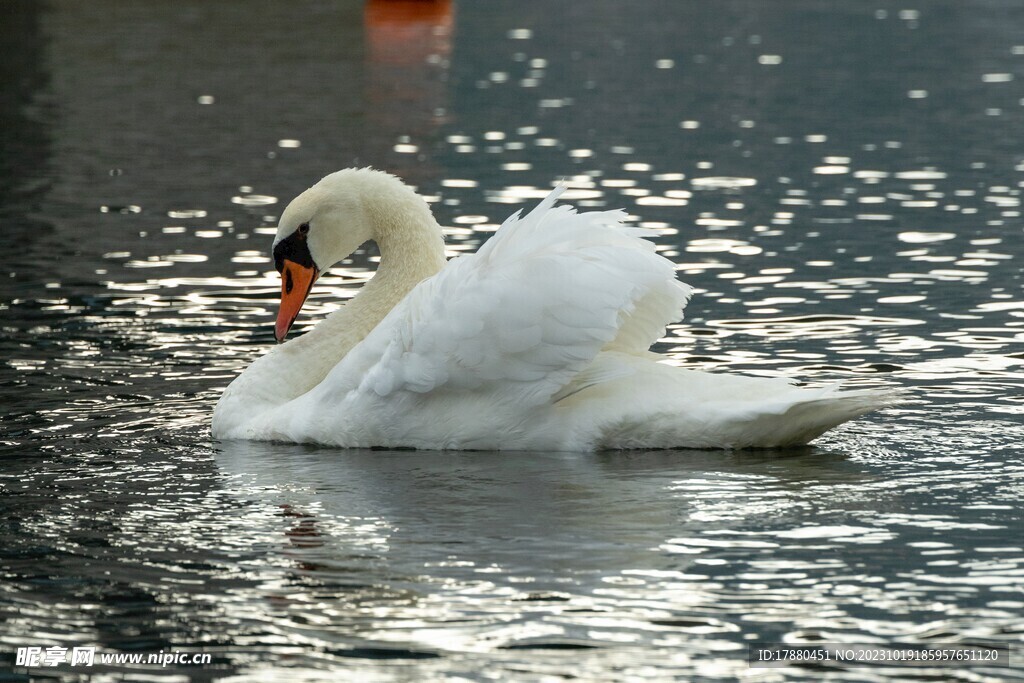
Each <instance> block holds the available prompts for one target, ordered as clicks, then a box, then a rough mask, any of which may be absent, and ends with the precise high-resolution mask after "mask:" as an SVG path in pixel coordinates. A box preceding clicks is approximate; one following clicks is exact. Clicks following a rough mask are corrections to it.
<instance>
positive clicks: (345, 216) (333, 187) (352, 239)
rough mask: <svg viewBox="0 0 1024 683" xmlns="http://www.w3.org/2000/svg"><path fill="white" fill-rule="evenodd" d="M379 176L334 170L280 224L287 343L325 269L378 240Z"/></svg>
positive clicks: (281, 331)
mask: <svg viewBox="0 0 1024 683" xmlns="http://www.w3.org/2000/svg"><path fill="white" fill-rule="evenodd" d="M379 176H384V177H386V178H390V179H391V181H392V182H395V183H398V184H399V185H401V181H399V180H398V179H397V178H394V177H393V176H388V175H387V174H385V173H381V172H380V171H374V170H372V169H352V168H350V169H345V170H343V171H338V172H336V173H332V174H330V175H328V176H326V177H325V178H323V179H322V180H320V182H318V183H317V184H315V185H313V186H312V187H311V188H309V189H308V190H306V191H305V192H303V193H302V194H300V195H299V196H298V197H296V198H295V199H293V200H292V201H291V203H290V204H288V206H287V208H285V210H284V213H282V214H281V220H280V221H279V223H278V226H277V235H276V236H275V237H274V247H273V254H274V267H275V268H277V272H279V273H280V274H281V306H280V309H279V310H278V314H277V323H276V325H275V327H274V336H275V337H276V338H277V341H279V342H281V341H284V338H285V337H286V336H287V335H288V330H290V329H291V326H292V324H293V323H294V322H295V318H296V317H298V315H299V311H300V310H301V309H302V305H303V304H304V303H305V302H306V297H308V296H309V292H310V290H311V289H312V288H313V283H314V282H316V279H317V278H318V277H319V276H320V273H321V272H323V271H324V270H326V269H328V268H330V267H331V266H333V265H334V264H335V263H337V262H338V261H341V260H342V259H344V258H347V257H348V256H349V255H351V254H352V252H354V251H355V250H356V249H358V248H359V247H360V246H361V245H362V244H363V243H364V242H367V241H369V240H371V239H374V237H375V234H374V229H373V222H372V220H371V218H370V212H369V210H368V208H367V201H366V200H367V197H371V196H373V193H372V192H370V190H371V188H370V187H368V185H370V184H373V183H374V181H377V182H379V180H380V178H379Z"/></svg>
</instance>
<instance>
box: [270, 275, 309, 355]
mask: <svg viewBox="0 0 1024 683" xmlns="http://www.w3.org/2000/svg"><path fill="white" fill-rule="evenodd" d="M319 274H320V273H319V272H318V271H317V269H316V268H315V267H312V266H300V265H299V264H297V263H295V262H294V261H289V260H288V259H285V260H284V267H283V268H281V307H280V308H279V309H278V311H277V324H276V325H275V326H274V336H275V337H276V338H277V341H278V342H283V341H284V338H285V337H286V336H288V330H290V329H291V328H292V323H294V322H295V319H296V318H297V317H299V311H301V310H302V304H304V303H306V297H307V296H309V290H311V289H313V283H314V282H316V278H317V276H319Z"/></svg>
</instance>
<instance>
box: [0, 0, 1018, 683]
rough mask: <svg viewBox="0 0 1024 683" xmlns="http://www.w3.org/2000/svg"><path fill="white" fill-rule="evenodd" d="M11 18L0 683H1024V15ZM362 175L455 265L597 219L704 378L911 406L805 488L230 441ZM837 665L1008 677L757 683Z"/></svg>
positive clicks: (65, 6) (842, 453)
mask: <svg viewBox="0 0 1024 683" xmlns="http://www.w3.org/2000/svg"><path fill="white" fill-rule="evenodd" d="M3 12H4V18H3V21H0V35H2V36H3V40H4V45H5V46H6V47H5V50H4V53H5V57H4V61H3V66H2V67H0V71H2V73H3V75H4V84H5V85H4V94H3V97H2V98H0V144H2V148H3V154H2V156H0V222H2V230H3V236H4V240H3V242H4V245H5V247H6V252H5V253H6V258H5V259H4V267H3V269H2V271H0V282H2V283H3V284H2V288H0V325H2V329H3V335H2V336H0V350H2V355H0V360H2V362H0V398H2V401H3V408H4V412H3V420H2V426H0V505H2V510H3V515H2V520H0V525H2V526H0V673H2V675H0V678H2V679H3V680H28V679H29V678H30V672H29V671H28V670H26V669H25V668H23V667H16V666H15V654H14V653H15V650H16V649H17V648H18V647H24V646H39V647H44V648H45V647H50V646H61V647H67V648H73V647H77V646H95V647H97V648H99V649H100V650H102V651H106V652H127V653H150V652H157V651H161V650H162V651H176V650H181V651H185V652H206V653H210V654H211V655H212V663H211V664H209V665H207V666H203V667H192V668H188V667H166V668H161V667H159V666H147V665H131V664H120V665H103V666H100V665H97V666H96V667H94V668H93V669H84V668H81V667H79V668H71V667H70V666H69V665H63V666H59V667H53V668H47V667H42V668H39V669H33V670H32V671H31V675H32V676H39V677H43V676H46V677H49V678H50V679H54V680H77V679H79V678H83V677H85V676H86V675H87V674H89V675H94V676H98V677H97V678H96V680H142V679H146V680H150V679H151V678H155V679H158V680H163V679H165V678H168V677H171V676H176V677H178V678H179V679H181V678H182V677H183V676H186V677H187V676H191V677H193V678H194V679H198V680H215V679H222V678H223V679H230V680H289V681H293V680H320V679H322V680H337V679H339V677H342V678H347V679H351V680H391V679H396V678H397V679H402V680H431V679H441V678H459V679H462V680H491V679H517V680H548V679H562V678H568V677H578V678H580V679H583V680H630V679H652V680H656V679H667V678H673V677H674V678H678V679H680V680H710V679H716V678H725V679H730V678H738V677H744V678H747V677H749V678H751V679H756V680H784V679H785V680H799V679H807V680H818V679H820V678H821V677H823V676H825V675H828V676H830V677H831V679H832V680H844V681H865V680H880V679H884V678H887V677H890V676H895V677H901V678H902V679H910V678H913V679H915V680H924V679H929V680H949V679H958V680H964V681H981V680H1008V679H1014V680H1020V679H1022V678H1024V652H1022V649H1021V643H1022V641H1024V626H1022V624H1024V524H1022V514H1021V502H1022V498H1024V447H1022V445H1021V444H1022V442H1024V419H1022V413H1024V391H1022V390H1024V375H1022V364H1024V292H1022V281H1021V258H1022V253H1024V249H1022V246H1024V244H1022V243H1024V230H1022V225H1024V222H1022V220H1021V213H1020V211H1021V209H1020V200H1021V187H1022V185H1024V6H1021V5H1019V4H1017V3H1009V2H1001V1H996V0H992V1H964V0H946V1H943V0H932V1H929V2H901V3H892V2H889V1H888V0H880V1H879V2H870V3H863V2H847V3H838V2H820V1H818V0H814V1H811V0H794V1H793V2H778V3H762V2H753V1H749V2H734V1H730V2H726V1H721V2H714V3H711V2H706V3H683V2H668V1H667V0H665V1H652V2H647V3H622V2H614V1H613V0H594V1H593V2H586V3H573V4H570V3H540V2H506V1H502V2H488V3H470V2H451V3H449V2H445V1H443V0H437V1H434V2H430V1H424V2H401V1H399V2H386V1H378V0H369V1H368V2H366V3H365V4H364V3H360V2H337V3H327V2H298V3H274V2H270V1H269V0H267V1H261V2H253V3H246V4H245V5H244V7H243V6H242V5H240V4H235V3H202V2H193V1H185V2H176V3H153V2H140V3H116V2H108V1H102V0H101V1H98V2H91V3H76V2H70V1H67V0H52V1H50V2H46V3H42V2H40V3H28V2H14V3H9V4H7V5H5V6H4V9H3ZM366 164H372V165H374V166H376V167H379V168H383V169H386V170H389V171H392V172H394V173H396V174H398V175H400V176H402V177H404V178H406V179H407V180H408V181H409V182H411V183H413V184H415V185H416V186H417V187H418V188H419V191H420V192H421V193H422V194H424V195H425V196H426V197H428V199H429V201H431V203H432V205H433V209H434V212H435V215H436V216H437V218H438V220H439V221H440V222H441V224H442V225H444V226H446V234H447V241H448V246H449V249H450V252H451V255H456V254H458V253H460V252H464V251H472V250H474V249H476V248H477V246H479V244H480V243H481V242H482V241H483V240H485V239H487V237H488V235H489V234H490V233H491V232H492V231H493V230H494V229H495V228H496V226H497V225H498V224H499V223H500V222H501V221H502V220H503V219H504V218H505V217H506V216H507V215H509V214H510V213H511V212H513V211H514V210H516V209H519V208H524V207H529V206H530V205H531V204H533V203H535V202H536V201H537V200H538V199H539V198H540V197H542V196H544V195H545V194H546V193H547V192H548V190H549V188H550V187H551V186H552V184H553V183H555V182H557V181H558V180H559V179H566V180H567V181H568V183H569V185H570V188H571V189H570V191H569V192H567V194H566V195H565V198H566V199H567V200H568V201H569V202H570V203H572V204H574V205H576V206H577V207H579V208H581V209H586V208H589V207H608V208H616V207H623V208H625V209H626V210H627V211H629V212H630V214H631V215H633V216H634V220H635V221H636V223H637V224H639V225H641V226H644V227H647V228H650V229H652V230H654V231H656V232H657V233H658V237H657V238H655V241H656V242H657V243H658V246H659V249H660V250H661V251H662V253H664V254H665V255H666V256H668V257H669V258H671V259H672V260H674V261H675V262H676V263H678V264H679V265H678V268H679V274H680V277H681V278H682V279H683V280H685V281H686V282H688V283H689V284H691V285H693V286H694V287H695V288H697V294H696V296H695V297H694V299H693V300H692V301H691V303H690V304H689V306H688V308H687V318H686V320H685V321H683V322H681V323H679V324H676V325H673V326H672V327H671V329H670V330H669V332H668V336H667V337H666V338H665V339H663V340H662V341H661V342H660V343H659V345H658V350H659V351H661V352H663V353H666V354H669V355H671V356H672V357H673V358H674V359H675V360H676V361H677V362H678V363H679V364H681V365H685V366H688V367H695V368H703V369H711V370H717V371H722V372H743V373H751V374H761V375H783V376H791V377H797V378H801V379H803V380H806V381H809V382H825V381H834V380H837V379H838V380H845V381H847V382H848V383H849V384H850V385H852V386H878V385H887V386H893V385H896V386H902V387H905V388H906V389H907V392H908V396H909V398H908V400H907V402H906V403H905V404H903V405H901V406H900V407H898V408H892V409H888V410H885V411H883V412H880V413H876V414H873V415H870V416H867V417H865V418H863V419H860V420H858V421H856V422H854V423H851V424H849V425H846V426H844V427H842V428H840V429H837V430H835V431H833V432H830V433H829V434H827V435H826V436H825V437H823V438H821V439H819V440H818V441H817V442H816V443H815V444H814V445H813V446H811V447H808V448H806V449H800V450H795V451H792V450H790V451H749V452H715V451H684V450H680V451H663V452H622V453H619V452H614V453H597V454H567V453H528V454H527V453H486V452H483V453H450V452H444V453H436V452H397V451H396V452H391V451H378V450H374V451H341V450H331V449H322V448H313V447H304V446H287V445H269V444H244V443H223V442H218V441H215V440H213V439H212V438H211V437H210V434H209V418H210V414H211V411H212V409H213V405H214V404H215V402H216V400H217V397H218V395H219V393H220V391H221V390H222V389H223V388H224V386H226V384H227V383H228V382H229V381H230V379H231V378H232V377H233V376H234V375H235V374H237V373H238V372H239V371H241V370H242V369H243V368H244V367H245V366H246V365H247V364H248V363H249V362H250V361H251V360H252V359H253V358H255V357H257V356H259V355H260V354H262V353H263V352H265V351H266V349H267V348H268V346H269V345H270V344H271V343H273V334H272V327H273V316H274V313H275V310H276V300H277V296H278V291H279V281H278V276H277V273H276V272H275V271H274V269H273V266H272V264H271V263H270V262H269V261H268V248H269V246H270V240H271V235H272V234H273V232H274V226H275V224H276V219H277V216H278V215H279V213H280V211H281V210H282V209H283V206H284V204H286V203H287V201H288V200H290V199H291V198H292V197H293V196H294V195H295V194H297V193H298V192H300V191H301V190H302V189H304V188H305V187H307V186H308V185H310V184H311V183H313V182H314V181H316V180H317V179H319V178H320V177H321V176H323V175H324V174H326V173H328V172H331V171H333V170H336V169H338V168H342V167H345V166H352V165H366ZM375 260H376V251H375V250H374V249H373V248H372V247H371V248H368V249H365V250H363V251H360V252H358V253H357V254H356V255H355V256H354V257H353V259H351V261H350V262H346V263H343V264H341V265H340V266H339V267H337V268H335V269H333V270H332V271H331V272H330V273H329V274H326V275H325V277H323V278H322V280H321V284H320V285H319V286H318V289H317V290H316V291H315V292H314V294H313V296H312V298H311V300H310V302H309V303H308V304H307V307H306V311H305V312H304V313H303V315H302V317H301V318H300V325H299V328H300V331H301V329H308V327H309V326H312V325H314V324H315V323H316V321H317V320H319V319H321V318H322V316H323V315H324V314H325V313H326V312H328V311H330V310H332V309H334V308H335V307H336V306H338V305H339V303H340V302H341V301H342V300H344V299H345V298H347V297H350V296H351V295H352V294H353V293H354V292H355V291H356V290H357V289H358V287H359V286H360V285H361V284H362V283H363V282H365V281H366V279H367V278H368V277H370V275H371V274H372V272H373V268H374V262H375ZM303 326H305V327H303ZM821 641H826V642H849V643H867V642H871V643H879V644H890V645H892V644H906V643H910V644H914V643H917V644H920V643H954V644H969V643H990V644H997V645H1002V646H1005V647H1009V648H1010V649H1011V666H1010V667H1008V668H992V667H988V668H986V667H985V666H983V665H977V666H964V667H956V668H953V667H935V666H928V665H921V666H917V667H911V668H907V669H899V670H895V669H891V668H886V667H881V666H868V667H863V666H851V665H843V666H838V665H829V666H827V667H826V668H825V669H813V668H807V667H793V668H788V669H751V668H748V665H747V647H748V645H750V644H756V643H769V642H790V643H805V642H806V643H815V642H821Z"/></svg>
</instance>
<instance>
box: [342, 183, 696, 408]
mask: <svg viewBox="0 0 1024 683" xmlns="http://www.w3.org/2000/svg"><path fill="white" fill-rule="evenodd" d="M560 192H561V191H560V190H556V191H555V192H552V194H551V195H550V196H549V197H548V198H547V199H545V200H544V201H543V202H541V203H540V205H539V206H538V207H537V208H536V209H534V210H533V211H531V212H530V213H529V214H528V215H527V216H525V217H523V218H520V217H519V216H518V214H517V215H514V216H512V217H511V218H509V220H507V221H506V222H505V223H504V224H503V225H502V227H501V228H500V229H499V230H498V232H497V233H496V234H495V235H494V236H493V237H492V238H491V239H490V240H489V241H488V242H487V243H486V244H484V246H483V247H482V248H481V249H480V250H479V251H478V252H477V253H476V254H472V255H467V256H461V257H458V258H456V259H453V260H452V261H451V262H450V263H449V264H448V265H447V266H446V267H445V268H444V269H443V270H442V271H441V272H440V273H438V274H437V275H435V276H433V277H431V278H429V279H427V280H425V281H424V282H422V283H420V284H419V285H418V286H417V287H416V288H414V289H413V291H412V292H410V294H409V295H408V296H407V297H406V298H405V299H403V300H402V302H401V303H399V305H398V306H396V307H395V308H394V309H393V310H392V311H391V313H390V314H389V315H388V316H387V317H386V318H385V319H384V320H383V321H382V322H381V323H380V325H378V326H377V327H376V328H375V329H374V330H373V332H371V333H370V335H368V336H367V338H366V339H364V340H363V342H361V343H360V344H359V345H358V346H357V347H356V348H355V349H353V350H352V352H350V353H349V354H348V355H347V356H346V357H345V359H344V360H343V361H342V362H341V363H339V365H338V366H337V367H336V368H335V369H334V371H333V372H332V373H331V375H330V376H329V377H328V378H327V380H326V382H325V384H327V385H329V386H330V387H331V390H332V391H340V392H344V393H348V392H351V391H356V392H357V393H364V392H372V394H375V395H377V396H381V397H384V396H389V395H391V394H394V393H395V392H412V393H416V394H426V393H427V392H432V395H434V393H438V392H439V393H444V392H458V391H479V390H481V389H487V388H488V385H494V386H495V387H496V388H497V389H500V393H501V395H502V400H503V401H510V402H515V403H516V404H518V405H521V406H524V407H525V406H529V405H538V404H540V403H543V402H547V401H550V400H552V397H554V396H555V395H556V394H558V392H559V391H560V390H561V389H562V388H563V387H565V386H566V385H567V384H568V383H569V382H570V381H571V380H572V379H573V377H574V376H576V375H577V373H579V372H581V371H582V370H583V369H584V368H586V367H587V366H588V365H589V364H590V362H591V361H592V360H593V359H594V357H595V356H596V355H597V354H598V352H600V351H601V350H602V349H605V348H621V349H624V350H644V349H646V348H647V347H649V346H650V344H651V343H652V342H653V341H655V340H657V339H658V337H660V336H661V335H662V334H663V332H664V329H665V326H666V325H667V324H668V323H669V322H671V321H673V320H676V319H678V318H679V317H680V315H681V313H682V308H683V306H684V305H685V303H686V300H687V298H688V297H689V294H690V288H689V287H687V286H686V285H683V284H682V283H680V282H678V281H677V280H676V279H675V270H674V266H673V264H672V263H671V262H670V261H668V260H667V259H665V258H663V257H661V256H658V255H657V254H656V253H655V250H654V245H653V244H651V243H650V242H648V241H646V240H644V239H641V234H643V231H638V230H636V229H634V228H626V227H623V226H622V225H621V221H622V219H623V218H624V214H623V213H622V212H617V211H612V212H592V213H583V214H579V213H576V212H575V211H574V210H572V209H571V208H568V207H555V206H554V202H555V200H556V199H557V197H558V195H559V194H560Z"/></svg>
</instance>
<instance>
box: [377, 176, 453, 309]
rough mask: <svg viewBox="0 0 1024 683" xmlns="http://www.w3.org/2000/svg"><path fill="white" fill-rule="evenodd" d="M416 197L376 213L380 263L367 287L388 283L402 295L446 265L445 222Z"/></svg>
mask: <svg viewBox="0 0 1024 683" xmlns="http://www.w3.org/2000/svg"><path fill="white" fill-rule="evenodd" d="M413 197H414V198H415V199H414V201H406V202H396V203H395V204H393V205H391V206H390V207H389V208H390V209H391V210H389V211H381V212H380V213H379V214H378V215H377V216H375V221H374V222H375V226H374V227H375V230H374V241H375V242H376V243H377V248H378V249H379V250H380V265H379V266H378V267H377V272H376V274H375V275H374V276H373V278H372V279H371V280H370V282H369V283H368V284H367V285H366V287H367V288H370V287H371V285H376V286H375V287H373V288H372V289H374V290H375V289H377V288H379V287H381V286H387V287H388V288H390V289H392V290H393V291H394V292H395V293H396V294H398V295H399V298H401V297H403V296H405V294H407V293H408V292H409V290H411V289H412V288H413V287H415V286H416V284H418V283H419V282H420V281H421V280H423V279H425V278H428V277H430V276H431V275H434V274H435V273H437V272H438V271H439V270H441V268H442V267H444V263H445V259H444V237H443V234H442V232H441V226H440V225H438V224H437V221H436V220H434V216H433V215H432V214H431V212H430V208H429V207H428V206H427V204H426V202H424V201H423V200H422V199H421V198H420V197H418V196H416V195H413ZM395 209H398V210H395ZM394 303H397V301H396V302H394Z"/></svg>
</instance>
